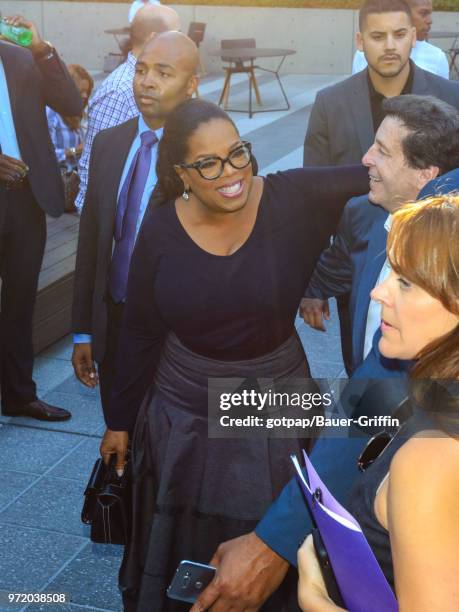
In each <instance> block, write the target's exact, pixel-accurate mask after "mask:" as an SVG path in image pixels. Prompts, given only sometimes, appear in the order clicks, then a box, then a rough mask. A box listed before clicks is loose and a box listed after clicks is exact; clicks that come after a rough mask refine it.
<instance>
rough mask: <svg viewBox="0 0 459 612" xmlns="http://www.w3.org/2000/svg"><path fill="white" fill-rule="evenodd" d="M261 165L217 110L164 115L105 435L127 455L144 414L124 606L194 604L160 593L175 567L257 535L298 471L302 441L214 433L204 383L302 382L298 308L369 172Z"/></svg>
mask: <svg viewBox="0 0 459 612" xmlns="http://www.w3.org/2000/svg"><path fill="white" fill-rule="evenodd" d="M252 162H253V159H252V154H251V146H250V143H248V142H245V141H243V140H241V138H240V136H239V134H238V131H237V129H236V127H235V125H234V123H233V122H232V120H231V119H230V118H229V117H228V115H227V114H226V113H225V112H224V111H223V110H221V109H220V108H219V107H217V106H215V105H214V104H211V103H210V102H205V101H202V100H191V101H187V102H184V103H183V104H181V105H180V106H179V107H178V108H177V109H176V110H175V111H174V112H172V113H171V115H170V116H169V117H168V119H167V121H166V124H165V127H164V133H163V137H162V139H161V142H160V144H159V151H158V164H157V175H158V180H159V184H160V189H161V192H162V194H164V196H165V203H164V205H163V206H161V207H159V208H157V209H155V210H153V211H152V212H151V213H149V216H148V218H146V219H145V221H144V223H143V226H142V229H141V232H140V235H139V238H138V241H137V245H136V248H135V252H134V255H133V260H132V264H131V269H130V277H129V287H128V295H127V301H126V310H125V320H124V329H123V332H122V338H121V341H120V342H121V346H120V355H122V361H121V362H120V365H119V376H118V380H117V383H116V389H115V393H114V398H113V402H112V406H111V410H110V414H109V416H108V419H107V421H108V423H107V424H108V428H109V430H108V431H107V433H106V435H105V437H104V441H103V443H102V449H103V451H104V452H117V454H118V456H119V457H120V456H121V457H123V451H124V449H125V448H126V445H127V438H128V433H127V432H129V431H131V430H132V429H133V428H134V424H135V423H136V424H135V431H134V434H133V436H132V457H133V458H132V463H133V479H134V502H133V504H134V505H133V507H134V519H133V533H132V537H131V540H130V542H129V544H128V545H127V547H126V551H125V556H124V561H123V565H122V569H121V573H120V583H121V587H122V589H123V595H124V602H125V606H126V609H136V610H145V611H146V610H148V612H152V611H153V610H155V611H162V612H163V611H166V610H167V611H170V610H174V611H175V610H185V609H187V608H186V606H184V604H180V603H178V602H174V601H173V600H171V599H167V597H166V589H167V586H168V585H169V583H170V581H171V579H172V577H173V575H174V572H175V570H176V568H177V566H178V564H179V562H180V561H181V560H183V559H189V560H192V561H196V562H201V563H208V562H209V560H210V559H211V558H212V556H213V554H214V552H215V550H216V548H217V546H218V544H219V543H221V542H223V541H226V540H228V539H232V538H235V537H237V536H240V535H242V534H245V533H248V532H250V531H251V530H253V528H254V527H255V525H256V524H257V522H258V520H259V519H260V518H261V516H262V515H263V513H264V511H265V510H266V508H267V507H268V505H269V504H270V503H271V502H272V500H273V499H274V498H275V497H276V495H277V494H278V493H279V492H280V490H281V488H282V487H283V485H284V484H285V483H286V481H287V480H288V478H289V474H290V465H289V462H290V459H289V455H290V453H292V452H298V450H299V449H300V447H301V446H304V445H305V444H306V442H305V441H304V440H303V441H299V440H297V439H295V438H291V439H287V440H285V439H272V440H266V439H265V438H256V437H253V436H254V435H255V434H254V433H253V430H248V431H246V433H245V437H244V430H241V429H239V430H238V431H236V430H235V429H234V430H231V431H230V432H228V435H230V436H231V438H236V439H212V438H210V437H209V436H208V380H209V379H212V378H220V379H222V378H226V379H227V378H231V379H232V380H231V381H229V382H226V383H225V384H224V385H223V386H221V387H220V389H221V391H224V392H225V393H227V394H231V393H237V392H241V391H242V388H241V381H242V380H244V379H252V380H253V379H255V378H260V379H265V380H266V379H286V378H291V377H296V378H302V379H303V378H307V377H309V367H308V364H307V360H306V357H305V354H304V351H303V348H302V345H301V343H300V341H299V338H298V335H297V334H296V332H295V327H294V321H295V315H296V312H297V308H298V305H299V302H300V299H301V297H302V295H303V292H304V289H305V287H306V286H307V284H308V281H309V278H310V276H311V274H312V272H313V270H314V266H315V263H316V260H317V258H318V256H319V254H320V252H321V250H322V249H323V248H324V247H325V246H326V245H327V242H328V239H329V236H330V235H331V234H332V233H333V230H334V227H335V225H336V223H337V221H338V219H339V216H340V212H341V209H342V207H343V206H344V204H345V203H346V200H347V199H348V198H350V197H351V196H352V195H356V194H358V193H363V192H365V191H366V190H367V189H368V177H367V173H366V171H365V170H364V169H363V168H361V167H344V168H336V169H335V168H309V169H303V168H301V169H298V170H291V171H286V172H281V173H278V174H275V175H269V176H267V177H266V178H262V177H258V176H254V175H253V169H252ZM152 383H153V385H152ZM149 389H150V390H149ZM246 390H247V389H246ZM259 390H260V389H259ZM147 391H148V394H147V396H146V398H145V400H144V401H143V403H142V400H143V399H144V396H145V394H146V393H147ZM141 404H142V406H141ZM140 406H141V408H140V410H139V407H140ZM235 406H236V400H235ZM210 409H213V412H212V411H211V412H210V415H211V416H212V414H213V416H214V417H215V418H217V416H218V417H219V416H221V415H222V414H226V415H228V416H233V414H234V410H237V408H236V407H235V409H234V410H225V411H224V412H221V411H220V408H219V404H218V401H217V400H216V402H215V404H213V405H211V406H210ZM232 412H233V414H232ZM257 412H258V411H257V406H255V405H253V406H246V408H245V413H246V414H253V415H256V414H257ZM299 412H303V411H301V410H299ZM234 416H237V415H234ZM136 418H137V421H136ZM220 431H221V432H224V429H223V428H221V430H220ZM307 436H308V432H305V437H307ZM238 438H239V439H238ZM295 583H296V579H295V577H294V576H293V575H292V576H290V577H289V579H288V581H287V582H286V583H285V584H284V585H283V587H282V588H281V590H280V591H279V592H278V593H277V594H275V595H274V596H273V598H272V599H271V601H270V603H269V604H268V605H267V607H265V608H264V609H265V610H272V611H275V612H281V611H282V610H284V609H285V610H287V609H288V607H287V606H288V605H289V604H290V606H291V608H290V609H297V602H296V599H297V597H296V584H295Z"/></svg>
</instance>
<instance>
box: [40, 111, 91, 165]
mask: <svg viewBox="0 0 459 612" xmlns="http://www.w3.org/2000/svg"><path fill="white" fill-rule="evenodd" d="M46 118H47V119H48V128H49V135H50V136H51V141H52V143H53V145H54V152H55V153H56V158H57V162H58V164H59V166H63V167H65V168H66V169H67V170H73V169H75V170H76V168H77V166H78V161H77V159H76V157H72V158H67V157H66V155H65V151H66V150H67V149H70V147H77V146H78V145H79V144H81V143H82V142H83V129H82V128H81V127H79V128H78V129H77V130H72V129H71V128H69V126H68V125H67V124H66V123H65V122H64V120H63V119H62V117H61V116H60V115H59V114H58V113H56V111H55V110H53V109H52V108H49V106H47V107H46Z"/></svg>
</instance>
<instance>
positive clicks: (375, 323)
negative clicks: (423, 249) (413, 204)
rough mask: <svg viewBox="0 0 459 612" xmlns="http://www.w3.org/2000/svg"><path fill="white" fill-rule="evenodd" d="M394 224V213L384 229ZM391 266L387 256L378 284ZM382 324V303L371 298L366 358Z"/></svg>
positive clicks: (366, 334)
mask: <svg viewBox="0 0 459 612" xmlns="http://www.w3.org/2000/svg"><path fill="white" fill-rule="evenodd" d="M391 225H392V215H389V216H388V217H387V219H386V222H385V223H384V229H385V230H386V232H387V233H389V230H390V227H391ZM390 270H391V267H390V265H389V261H388V259H387V257H386V260H385V262H384V265H383V267H382V268H381V272H380V273H379V276H378V280H377V282H376V285H375V287H376V286H377V285H380V284H381V283H383V282H384V281H385V280H386V278H387V277H388V276H389V274H390ZM380 325H381V304H379V303H378V302H375V301H374V300H370V306H369V307H368V314H367V326H366V328H365V344H364V346H363V358H364V359H365V358H366V356H367V355H368V353H369V352H370V351H371V347H372V345H373V336H374V335H375V333H376V331H377V329H378V327H379V326H380Z"/></svg>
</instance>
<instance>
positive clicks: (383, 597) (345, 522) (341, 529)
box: [292, 451, 398, 612]
mask: <svg viewBox="0 0 459 612" xmlns="http://www.w3.org/2000/svg"><path fill="white" fill-rule="evenodd" d="M303 454H304V460H305V466H306V471H307V474H308V479H309V484H308V482H306V479H305V477H304V475H303V472H302V470H301V467H300V464H299V463H298V459H297V458H296V457H292V461H293V463H294V465H295V468H296V471H297V473H298V478H299V482H300V485H301V488H302V490H303V493H304V496H305V498H306V502H307V504H308V506H309V510H310V511H311V514H312V516H313V519H314V522H315V524H316V525H317V528H318V530H319V531H320V535H321V536H322V540H323V543H324V546H325V548H326V550H327V553H328V557H329V559H330V564H331V566H332V568H333V573H334V574H335V578H336V582H337V583H338V586H339V590H340V592H341V596H342V598H343V601H344V603H345V605H346V609H347V610H349V612H397V610H398V605H397V600H396V599H395V595H394V593H393V591H392V589H391V587H390V585H389V583H388V582H387V580H386V577H385V576H384V574H383V572H382V570H381V568H380V566H379V564H378V561H377V560H376V557H375V556H374V554H373V551H372V550H371V548H370V546H369V544H368V542H367V540H366V538H365V536H364V535H363V532H362V529H361V527H360V525H359V524H358V522H357V521H356V520H355V518H354V517H353V516H352V515H351V514H350V513H349V512H348V511H347V510H346V509H345V508H343V506H341V504H339V503H338V502H337V501H336V499H335V498H334V497H333V495H332V494H331V493H330V491H329V490H328V489H327V487H326V486H325V485H324V483H323V482H322V481H321V480H320V478H319V476H318V474H317V472H316V471H315V469H314V467H313V465H312V463H311V461H310V460H309V457H308V456H307V454H306V453H305V452H304V451H303ZM317 489H320V494H321V495H320V501H319V500H318V499H317V497H316V496H315V495H314V493H315V492H316V491H317Z"/></svg>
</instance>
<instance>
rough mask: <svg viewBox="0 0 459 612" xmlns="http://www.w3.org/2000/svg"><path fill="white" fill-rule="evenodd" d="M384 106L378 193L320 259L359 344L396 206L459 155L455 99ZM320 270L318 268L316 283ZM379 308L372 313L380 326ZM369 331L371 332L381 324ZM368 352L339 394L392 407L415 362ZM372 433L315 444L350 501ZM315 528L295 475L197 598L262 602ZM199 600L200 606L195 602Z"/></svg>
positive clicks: (405, 99) (220, 556)
mask: <svg viewBox="0 0 459 612" xmlns="http://www.w3.org/2000/svg"><path fill="white" fill-rule="evenodd" d="M384 107H385V111H386V113H387V115H386V118H385V119H384V120H383V122H382V124H381V126H380V128H379V130H378V132H377V134H376V137H375V142H374V144H373V145H372V147H370V149H369V151H368V152H367V153H366V155H365V156H364V158H363V162H364V164H365V165H366V166H368V168H369V175H370V193H369V194H368V196H363V197H359V198H354V199H352V200H351V201H350V202H349V203H348V204H347V205H346V207H345V209H344V212H343V215H342V217H341V221H340V224H339V228H338V230H337V234H336V237H335V240H334V243H333V245H332V246H331V247H330V248H329V249H327V250H326V251H325V252H324V253H323V254H322V255H321V258H320V260H319V263H318V265H317V268H316V272H318V271H319V270H320V275H321V283H323V284H324V285H326V286H327V287H329V288H330V289H331V288H332V287H333V290H334V293H329V294H328V295H327V296H325V297H329V296H331V295H335V294H336V291H335V289H336V288H337V287H338V286H339V287H340V289H341V290H343V291H344V290H347V291H351V312H352V314H353V324H354V328H355V329H356V330H357V329H358V333H357V337H356V339H355V340H354V342H355V346H356V350H357V348H359V349H360V350H361V351H363V344H364V339H365V335H366V333H365V332H366V331H367V327H368V325H367V324H368V316H367V315H368V310H369V302H370V297H369V294H370V291H371V289H373V287H374V285H375V284H377V281H378V278H379V279H380V280H382V274H383V273H386V270H385V268H387V269H388V266H385V260H386V256H385V247H386V238H387V223H386V222H387V219H388V218H390V213H391V212H393V211H394V210H395V209H396V208H398V207H399V206H400V205H401V204H403V202H404V201H407V200H414V199H416V196H417V194H418V192H419V191H420V190H421V189H422V188H423V187H424V186H425V185H426V184H427V183H428V182H429V181H431V180H432V179H434V178H436V177H437V175H438V174H440V173H444V172H447V171H449V170H450V169H451V168H453V167H456V166H457V165H458V162H459V112H458V111H457V110H456V109H455V108H453V107H452V106H450V105H448V104H446V103H444V102H441V101H439V100H436V99H435V98H431V97H421V96H398V97H396V98H392V99H391V100H387V101H386V102H385V104H384ZM385 226H386V227H385ZM325 270H326V282H325V281H324V278H325ZM387 271H388V270H387ZM316 272H315V273H314V275H313V278H315V279H316V283H318V282H319V281H318V278H317V277H318V274H317V273H316ZM311 283H312V281H311ZM378 316H379V313H375V312H373V313H372V323H374V322H376V327H375V329H377V327H378ZM379 323H380V319H379ZM368 333H369V334H370V340H373V337H374V330H373V328H371V330H368ZM375 348H377V347H375ZM367 359H368V361H367V360H365V361H364V362H363V364H362V359H360V360H359V362H358V363H359V364H361V365H360V367H359V368H357V370H356V372H355V374H354V378H353V379H352V380H351V383H350V386H349V387H348V388H347V389H346V390H345V393H344V397H342V398H341V407H342V410H344V411H345V413H346V414H348V415H349V414H351V413H352V414H353V415H356V414H370V415H373V414H388V413H393V411H394V410H395V409H397V407H398V406H399V405H400V403H401V401H402V400H403V399H404V397H405V391H406V387H405V384H404V377H405V376H406V370H405V369H404V368H405V367H406V365H407V364H405V363H403V362H396V360H386V362H390V363H381V361H380V360H379V358H378V353H375V352H371V353H370V355H369V356H368V357H367ZM358 363H356V364H355V366H357V365H358ZM381 374H382V376H383V377H386V378H388V379H389V380H388V381H387V382H386V383H385V386H384V390H383V392H381V387H377V388H376V389H375V388H372V387H371V386H368V383H367V381H366V380H361V379H360V378H358V379H356V377H360V376H365V377H368V378H379V377H380V376H381ZM394 379H395V380H394ZM354 396H356V397H354ZM359 396H360V397H359ZM375 398H376V399H377V400H378V402H377V404H378V405H377V406H375ZM365 443H366V438H365V437H364V436H363V435H362V432H360V433H359V434H358V435H356V436H355V437H346V438H344V437H343V438H337V437H331V438H329V437H326V436H323V437H321V438H319V440H318V441H317V443H316V445H315V447H314V449H313V451H312V454H311V460H312V462H313V464H314V465H315V467H316V468H317V470H318V472H319V473H320V476H321V478H322V479H323V480H324V482H326V483H327V486H329V488H330V489H331V491H332V493H333V494H334V495H335V496H336V497H337V499H339V501H341V502H342V503H345V501H346V496H347V495H348V494H349V490H350V488H351V486H352V483H353V481H354V479H355V478H356V476H357V474H358V470H357V457H358V456H359V454H360V452H361V451H362V449H363V447H364V445H365ZM310 530H311V519H310V515H309V513H308V511H307V508H306V505H305V503H304V499H303V496H302V493H301V491H300V489H299V487H298V484H297V482H296V480H295V479H293V480H292V481H291V482H290V483H289V484H287V485H286V487H285V488H284V490H283V491H282V493H281V495H280V496H279V497H278V499H277V500H276V501H275V502H274V503H273V504H272V506H271V507H270V508H269V509H268V511H267V513H266V514H265V516H264V517H263V519H262V520H261V521H260V523H259V524H258V526H257V528H256V530H255V532H254V533H250V534H247V535H245V536H242V537H240V538H237V539H234V540H230V541H228V542H225V543H223V544H222V545H221V546H220V547H219V548H218V550H217V552H216V554H215V556H214V558H213V559H212V560H211V561H210V563H211V564H213V565H217V566H218V568H219V570H218V573H217V577H216V579H215V580H214V581H213V582H212V583H211V585H209V587H208V588H207V589H206V591H205V592H204V593H203V595H202V597H201V598H200V599H199V604H200V605H201V606H202V608H201V609H204V610H205V609H207V608H209V607H210V606H211V605H213V604H214V603H217V602H218V604H219V605H220V607H219V609H220V610H222V612H224V611H226V610H229V609H231V610H233V609H235V610H238V609H241V610H244V609H246V608H245V607H244V606H246V607H248V608H251V609H252V608H253V609H258V606H260V605H261V604H262V603H263V602H264V601H265V600H266V599H267V598H268V596H269V595H270V594H271V593H272V592H273V591H274V590H275V589H276V588H277V587H278V586H279V584H280V583H281V581H282V579H283V578H284V576H285V574H286V572H287V569H288V566H289V564H291V565H296V554H297V550H298V547H299V546H300V545H301V543H302V541H303V540H304V538H305V537H306V535H308V533H309V532H310ZM236 602H237V603H236ZM233 605H234V607H231V606H233ZM238 605H239V606H240V608H238V607H237V606H238ZM199 609H200V608H198V606H196V607H194V608H192V611H191V612H198V610H199Z"/></svg>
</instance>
